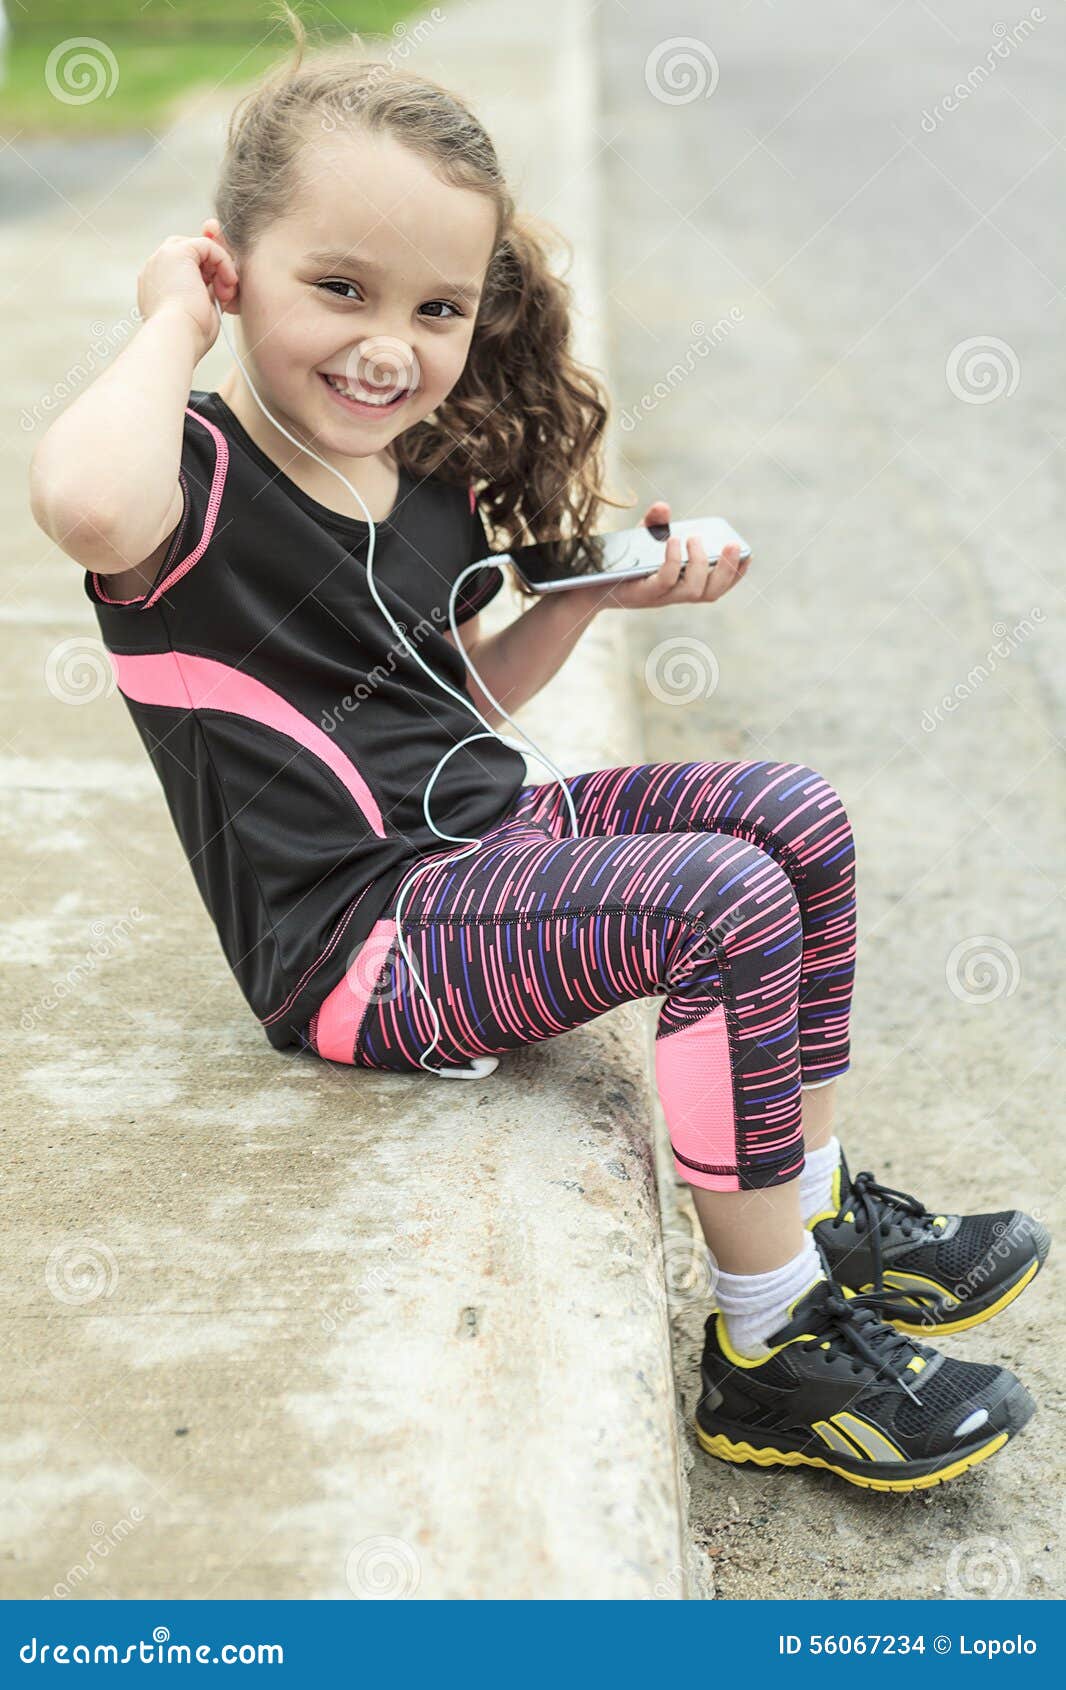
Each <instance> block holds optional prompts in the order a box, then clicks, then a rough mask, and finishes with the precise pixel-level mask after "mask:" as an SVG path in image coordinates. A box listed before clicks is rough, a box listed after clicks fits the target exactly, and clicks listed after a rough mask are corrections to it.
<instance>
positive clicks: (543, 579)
mask: <svg viewBox="0 0 1066 1690" xmlns="http://www.w3.org/2000/svg"><path fill="white" fill-rule="evenodd" d="M658 534H659V536H660V537H659V538H657V537H656V533H654V532H653V531H652V530H651V529H649V528H646V527H643V526H641V527H639V528H622V529H619V530H617V532H615V533H613V534H590V535H584V536H578V537H576V538H572V539H567V540H541V541H540V542H538V544H537V545H535V546H512V547H511V550H510V552H509V553H508V554H507V555H508V556H509V557H510V558H511V561H512V562H513V563H514V565H515V567H516V568H517V569H518V570H519V572H520V573H521V574H522V575H523V576H524V577H525V579H526V580H527V581H528V582H529V583H530V585H531V586H534V587H545V586H551V585H555V584H560V585H561V584H563V583H565V582H570V581H574V580H580V579H583V578H588V577H589V576H602V575H615V574H620V573H629V572H630V571H634V572H637V573H641V574H643V573H650V572H651V571H652V570H655V569H658V568H659V566H660V564H661V563H662V561H663V559H664V558H665V556H666V536H665V533H664V530H662V529H659V530H658ZM670 534H671V535H676V536H677V537H678V538H679V539H680V540H681V543H682V551H681V556H682V561H684V556H685V541H686V540H687V539H688V538H689V536H690V535H693V534H698V535H699V536H700V538H701V539H702V540H703V542H704V544H705V546H706V547H707V555H708V557H710V558H711V560H712V562H713V560H714V559H715V558H716V557H717V556H718V554H719V553H720V552H721V550H722V547H723V546H725V545H728V544H729V542H730V541H731V540H740V535H739V534H737V533H736V532H735V531H734V530H733V529H732V528H731V527H730V526H729V524H728V522H726V521H724V519H723V518H721V517H708V518H704V519H703V520H702V521H701V520H696V521H692V522H674V523H671V525H670ZM740 543H741V556H742V557H743V556H746V555H747V553H748V547H747V546H746V545H745V544H744V542H743V541H741V542H740Z"/></svg>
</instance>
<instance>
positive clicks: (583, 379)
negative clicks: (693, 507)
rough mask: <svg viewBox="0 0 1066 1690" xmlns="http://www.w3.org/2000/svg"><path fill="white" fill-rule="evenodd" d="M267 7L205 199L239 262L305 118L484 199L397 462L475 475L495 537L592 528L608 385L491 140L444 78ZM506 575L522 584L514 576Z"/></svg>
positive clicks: (598, 500)
mask: <svg viewBox="0 0 1066 1690" xmlns="http://www.w3.org/2000/svg"><path fill="white" fill-rule="evenodd" d="M278 11H279V13H280V14H282V15H283V16H284V18H285V20H286V21H287V23H288V25H289V27H290V29H291V31H292V34H293V36H294V38H295V43H296V50H295V55H294V56H293V57H292V58H290V59H289V60H287V61H285V62H283V63H282V64H281V65H280V66H278V67H275V69H274V70H272V71H271V72H269V73H268V74H267V75H266V77H264V78H263V79H262V80H261V81H260V82H259V83H257V84H256V86H255V87H254V88H253V89H252V91H251V92H250V93H249V94H247V95H246V96H245V97H244V98H243V99H242V100H241V101H239V102H238V104H237V106H236V107H235V109H234V111H233V113H232V115H231V117H230V123H229V132H228V136H227V145H226V153H225V157H224V159H223V162H222V166H221V170H220V174H219V181H218V185H217V189H216V193H215V212H216V215H217V217H218V220H219V222H220V224H221V226H222V231H223V233H224V235H225V237H226V241H227V243H228V244H229V246H230V248H231V250H232V251H233V252H234V254H235V256H236V257H237V259H238V261H239V260H240V258H241V256H242V255H246V254H247V253H248V252H249V251H250V250H251V248H252V246H253V245H254V244H255V241H256V239H257V237H258V236H259V234H260V233H261V232H262V230H263V229H264V228H265V227H266V226H267V225H268V224H269V223H271V222H272V221H274V219H276V218H277V217H280V216H284V215H285V213H286V212H287V211H288V210H289V209H290V208H291V206H292V204H293V196H294V194H295V192H296V191H297V190H298V187H299V181H300V176H299V170H298V161H299V155H300V151H301V148H302V147H303V145H304V144H305V142H306V141H307V140H308V139H309V138H310V137H311V135H312V134H313V133H314V131H315V130H316V129H317V131H318V132H319V133H321V132H322V130H323V129H325V130H326V131H327V132H328V131H337V130H348V131H355V130H360V129H361V130H364V131H369V132H371V133H381V132H387V133H388V134H389V135H391V136H392V137H394V138H395V139H396V140H398V141H399V142H401V143H402V144H403V145H404V146H405V147H408V148H410V149H411V150H412V151H413V152H415V153H417V154H418V155H419V156H420V157H422V158H423V159H425V160H426V161H428V162H429V163H430V164H431V165H432V167H433V168H434V169H435V170H436V172H437V173H438V175H439V176H440V177H441V178H442V179H443V180H444V181H447V182H448V183H450V184H452V185H453V186H455V187H461V188H467V189H469V190H470V191H472V192H474V193H479V194H484V195H485V196H486V197H487V198H489V199H490V200H491V201H492V202H493V204H494V205H495V207H496V243H495V247H494V250H493V255H492V258H491V260H490V263H489V267H488V271H487V274H486V277H485V284H484V290H483V293H482V297H481V300H480V302H479V307H478V313H477V318H476V321H475V325H474V332H473V338H472V340H471V343H470V350H469V353H468V355H467V360H466V364H465V365H464V368H463V371H462V374H461V375H460V377H459V379H458V381H457V382H456V384H455V386H454V387H453V388H452V390H451V392H450V393H449V394H448V395H447V397H446V399H445V400H444V402H443V403H442V404H441V405H439V406H438V407H437V409H436V410H435V411H433V412H431V413H430V415H429V416H428V417H425V418H423V419H422V420H421V421H420V422H418V423H416V424H415V425H414V426H413V427H412V428H410V429H408V430H407V431H406V432H405V433H403V434H402V435H400V436H399V437H398V438H397V440H396V441H395V442H394V443H393V449H394V451H395V454H396V457H397V459H398V460H399V462H400V463H401V464H402V466H403V468H404V469H406V470H407V471H408V472H409V473H411V474H413V475H417V476H426V475H433V476H437V477H438V478H439V479H441V480H444V481H448V482H451V483H454V484H457V485H460V486H463V487H465V486H468V485H471V484H472V485H473V486H474V488H475V490H476V493H477V496H478V500H479V506H480V509H481V512H482V515H483V516H484V518H485V521H486V525H487V527H488V529H489V532H490V536H491V539H492V543H493V544H494V545H495V546H496V547H497V549H499V550H507V549H508V548H510V547H511V546H513V545H523V544H529V543H532V542H534V541H539V540H550V539H567V538H569V539H572V538H574V537H575V536H577V535H580V534H590V533H592V532H594V531H595V527H596V525H597V519H598V513H599V510H600V507H601V506H603V505H610V506H612V507H613V508H616V509H619V508H623V501H621V500H617V499H614V498H611V497H610V496H609V495H608V494H607V492H606V491H605V489H604V434H605V429H606V425H607V419H608V414H609V402H608V399H607V395H606V391H605V390H604V389H603V388H602V387H601V385H600V383H599V382H598V381H597V379H596V377H595V375H594V374H593V373H592V372H591V371H590V370H589V369H587V368H585V367H583V366H582V365H581V364H579V363H578V362H577V360H576V359H575V357H574V355H573V352H572V350H571V307H572V296H571V289H570V287H569V285H568V284H567V282H566V281H565V280H563V279H562V277H561V276H559V275H556V274H555V273H554V272H553V270H552V269H551V267H550V257H551V254H552V250H553V248H554V247H555V245H556V244H561V245H563V246H564V247H565V248H566V251H567V252H568V253H569V254H570V256H571V257H572V249H571V248H570V247H569V243H567V242H565V241H564V240H563V237H562V236H561V235H560V234H559V232H558V231H557V230H556V229H554V228H553V227H552V226H551V225H548V224H545V223H541V222H540V221H539V220H535V219H533V218H531V217H527V216H522V215H520V214H519V213H518V211H517V209H516V206H515V202H514V199H513V198H512V195H511V193H510V191H509V190H508V187H507V183H506V181H505V179H504V175H503V171H502V169H501V166H500V162H499V159H498V157H497V155H496V150H495V148H494V146H493V144H492V141H491V140H490V138H489V136H488V135H487V133H486V132H485V130H484V128H483V127H482V125H481V123H480V122H479V121H478V119H477V118H476V117H475V116H474V114H473V112H472V111H471V110H470V109H469V107H468V106H466V105H465V104H464V103H463V101H462V100H460V99H459V98H458V97H457V96H456V95H455V94H454V93H452V92H451V91H450V90H448V89H447V88H443V87H441V86H440V85H439V84H437V83H435V82H432V81H430V80H428V79H427V78H426V77H424V76H419V75H416V74H415V73H413V72H412V71H409V70H406V69H402V70H401V69H397V68H396V67H394V66H392V65H389V64H387V63H384V62H381V61H375V60H371V59H367V58H366V57H364V56H363V54H362V51H361V49H360V47H359V46H358V45H357V38H355V37H353V38H352V39H351V42H350V43H345V45H344V46H342V47H327V48H317V49H316V50H315V51H313V52H312V53H311V54H310V56H308V55H307V54H306V51H305V50H306V46H307V34H306V31H305V29H304V26H303V23H302V21H301V20H300V18H299V17H298V16H297V14H296V13H294V12H293V11H292V10H291V9H290V7H289V6H288V5H287V4H284V3H283V4H282V5H281V6H280V7H279V8H278ZM516 585H517V586H518V587H519V590H520V591H522V590H523V589H522V587H521V583H520V582H517V581H516Z"/></svg>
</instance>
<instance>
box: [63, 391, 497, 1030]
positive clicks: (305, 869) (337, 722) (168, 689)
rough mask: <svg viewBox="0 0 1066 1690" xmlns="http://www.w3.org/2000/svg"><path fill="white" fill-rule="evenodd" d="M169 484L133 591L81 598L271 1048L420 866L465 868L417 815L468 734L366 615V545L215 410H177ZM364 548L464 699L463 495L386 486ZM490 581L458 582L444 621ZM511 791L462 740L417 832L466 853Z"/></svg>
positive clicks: (193, 397) (473, 519)
mask: <svg viewBox="0 0 1066 1690" xmlns="http://www.w3.org/2000/svg"><path fill="white" fill-rule="evenodd" d="M180 479H181V485H182V489H183V492H184V498H185V506H184V514H183V516H182V519H181V522H180V524H179V526H178V529H177V532H176V533H175V535H174V538H173V541H172V542H171V545H170V546H169V547H168V550H167V555H166V557H165V558H164V560H163V562H162V564H161V565H160V568H159V571H158V573H157V575H156V578H155V581H154V582H153V585H152V587H151V589H150V590H148V591H147V592H145V593H143V594H141V595H140V596H139V597H137V598H135V599H130V600H124V601H118V600H116V599H115V597H114V596H113V595H112V594H109V592H108V577H107V576H101V575H98V574H95V573H93V572H90V571H87V572H86V575H85V591H86V593H87V595H88V597H89V599H90V600H91V601H92V604H93V606H94V609H95V611H96V616H97V619H98V621H99V624H100V631H101V634H102V636H103V640H104V644H105V645H106V646H107V648H108V650H109V652H110V653H111V656H112V664H113V667H114V669H115V673H116V679H117V681H118V685H119V688H120V690H121V692H122V694H123V697H124V699H125V701H126V704H127V706H128V708H129V711H130V714H131V716H132V717H133V720H134V723H135V724H136V727H137V730H138V732H139V733H140V736H141V738H142V740H143V741H144V744H145V747H146V749H147V751H148V754H149V756H150V757H151V759H152V763H153V764H154V766H155V770H156V773H157V774H158V776H159V779H160V781H161V783H162V786H163V790H164V793H165V794H166V799H167V804H168V805H169V808H170V813H171V816H172V817H173V820H174V823H175V826H176V827H177V830H178V835H179V837H180V839H181V843H182V845H183V847H184V850H185V853H186V856H187V857H188V859H189V864H190V866H191V868H192V871H193V874H194V876H195V878H196V883H197V885H198V887H199V889H200V892H201V895H202V897H203V900H204V903H205V904H206V906H207V909H208V911H209V913H210V915H211V917H212V919H213V921H214V923H215V926H216V928H217V931H218V936H219V939H220V941H221V944H222V949H223V951H224V952H225V955H226V959H227V961H228V963H229V965H230V967H231V969H232V970H233V973H234V975H235V977H236V979H237V982H238V984H239V986H240V988H241V991H242V992H243V993H244V996H245V997H246V999H247V1001H248V1003H249V1005H250V1006H251V1008H252V1010H253V1011H254V1013H255V1015H256V1016H257V1017H258V1018H259V1020H260V1021H261V1023H262V1025H263V1029H264V1031H265V1033H266V1036H267V1038H268V1039H269V1041H270V1043H271V1044H272V1045H274V1046H276V1047H277V1048H278V1049H283V1048H285V1047H286V1046H288V1045H295V1044H299V1043H300V1042H301V1038H300V1035H301V1033H302V1030H303V1029H304V1028H305V1027H306V1025H307V1023H308V1021H309V1020H310V1018H311V1016H312V1014H313V1013H314V1011H315V1010H316V1009H317V1008H318V1006H319V1004H320V1003H321V1002H322V1000H323V998H325V997H326V996H327V994H328V993H329V992H331V991H332V990H333V988H334V986H336V985H337V984H338V982H339V981H340V980H342V979H343V978H344V975H345V973H346V971H347V966H348V964H349V963H350V962H351V960H352V958H353V955H354V954H355V952H356V951H357V949H358V947H359V946H360V945H361V944H362V942H363V940H365V939H366V937H367V936H368V934H369V933H370V931H371V929H372V928H373V926H374V924H375V922H376V921H377V920H378V918H379V917H381V916H383V915H386V914H388V913H389V911H390V909H391V907H392V904H393V900H394V897H395V894H396V893H397V892H398V890H399V887H400V883H401V881H402V880H403V879H404V877H405V875H406V874H407V873H409V872H410V870H411V869H412V868H413V866H414V865H415V863H416V862H417V861H419V860H420V859H422V858H428V857H432V856H441V855H446V854H448V853H449V852H451V851H457V850H460V849H461V847H460V846H458V845H448V844H447V843H445V842H444V841H442V840H441V839H439V838H438V836H437V835H436V834H435V833H433V832H432V831H431V830H430V829H429V828H428V827H427V826H426V821H425V817H424V815H423V810H422V794H423V790H424V788H425V784H426V782H427V780H428V779H429V776H430V774H431V773H432V771H433V768H434V766H435V764H436V763H437V761H438V759H439V758H440V757H441V756H443V754H444V752H445V751H447V750H448V748H449V746H453V745H456V744H458V742H459V741H460V740H462V739H464V738H466V736H467V735H468V734H471V733H475V732H477V731H478V730H479V724H478V722H477V720H476V718H475V717H474V716H473V715H472V714H471V713H470V712H469V711H468V710H465V709H463V707H462V706H461V705H460V704H459V703H458V701H457V700H455V699H452V698H450V697H449V696H448V694H447V693H445V692H444V691H442V689H441V688H440V687H438V686H436V685H435V684H434V682H433V681H431V680H430V678H429V676H428V675H426V674H425V673H424V671H423V670H422V669H421V668H419V666H418V664H417V663H416V662H415V660H414V658H413V657H411V655H410V654H409V653H408V652H407V651H406V650H405V649H404V647H403V646H402V645H400V643H399V641H398V640H397V638H396V636H395V634H394V633H393V631H392V629H391V628H390V627H389V624H388V623H387V622H386V620H385V618H384V617H383V616H382V614H381V612H380V611H379V610H378V608H377V605H376V604H375V603H374V600H373V598H372V597H371V595H370V590H369V587H368V585H367V579H366V551H367V538H368V529H367V524H366V523H365V522H360V521H358V520H356V519H355V518H354V517H346V516H342V515H340V514H338V513H337V512H335V511H331V510H329V509H328V508H327V507H326V506H325V505H321V504H319V503H318V502H317V500H315V499H312V498H310V497H309V496H308V495H307V494H306V493H304V492H303V491H302V489H301V488H299V487H297V486H296V484H295V483H294V482H292V481H290V480H289V478H288V477H287V476H286V475H284V474H283V473H282V472H281V471H280V470H279V469H278V468H277V466H276V465H275V464H274V463H272V462H271V460H270V459H269V458H268V457H267V455H266V453H265V452H263V451H262V450H261V449H260V448H259V447H258V446H257V445H256V444H255V442H254V441H253V440H252V439H251V438H250V437H249V435H248V434H247V433H246V431H245V430H244V428H243V427H242V426H241V424H240V423H239V422H238V421H237V418H236V417H235V416H234V415H233V413H232V411H231V410H230V409H229V407H228V406H227V405H226V404H225V402H224V401H223V400H222V399H221V398H220V397H219V396H218V394H217V393H206V392H200V391H195V390H194V391H193V392H192V393H191V394H190V396H189V404H188V407H187V409H186V412H185V426H184V443H183V446H182V461H181V470H180ZM376 534H377V538H376V544H375V549H374V584H375V586H376V588H377V591H378V593H379V594H380V596H381V598H382V600H383V601H384V603H385V604H387V605H388V607H389V610H390V612H391V614H392V616H393V617H394V619H395V620H396V621H397V622H398V623H399V624H400V625H401V627H403V629H404V632H405V635H406V638H407V639H408V640H409V641H410V643H411V644H412V645H413V646H414V647H415V650H416V651H417V652H418V653H419V655H420V656H421V657H422V658H423V660H424V661H425V662H426V663H427V664H428V665H429V667H430V668H431V669H432V670H433V671H434V673H435V674H438V675H440V676H441V677H442V679H444V680H446V681H448V682H449V683H450V684H451V686H453V687H454V688H455V690H456V691H457V692H460V693H465V690H466V669H465V667H464V664H463V659H462V657H461V655H460V653H459V652H458V651H456V649H455V647H454V646H453V645H452V644H451V642H450V640H447V639H445V637H444V634H445V632H446V631H447V629H448V595H449V592H450V589H451V587H452V586H453V584H454V582H455V579H456V577H457V576H458V574H459V572H460V571H461V570H462V569H464V568H465V567H466V566H467V565H469V564H471V563H475V562H477V561H478V559H479V558H482V557H486V556H487V555H488V554H489V552H490V551H491V549H492V548H491V546H490V544H489V542H488V537H487V535H486V531H485V527H484V524H483V522H482V519H481V516H480V514H479V512H478V510H477V506H476V501H475V499H474V495H473V490H472V489H468V488H466V487H459V486H454V485H451V484H449V483H447V482H444V481H442V480H439V479H437V478H436V477H427V478H425V479H423V480H421V481H416V480H415V479H414V478H413V477H411V476H409V475H408V474H407V473H406V471H404V470H402V469H401V470H400V485H399V490H398V492H397V497H396V503H395V505H394V507H393V509H392V511H391V513H390V515H389V516H388V517H387V518H386V519H385V520H384V521H383V522H380V523H378V524H376ZM501 579H502V578H501V575H500V572H499V570H497V569H495V568H490V569H486V570H485V571H484V573H483V574H482V573H478V574H475V575H472V576H470V577H469V579H468V580H467V582H466V583H465V586H464V588H463V591H462V593H461V595H460V597H459V599H458V603H457V609H456V620H457V621H458V622H460V623H461V622H464V621H466V620H468V619H469V618H470V617H471V616H473V615H475V614H476V612H477V611H479V610H481V609H482V607H483V606H484V605H486V604H488V602H489V600H490V599H492V598H494V597H495V595H496V593H497V591H498V590H499V587H500V584H501ZM525 779H526V765H525V760H524V758H523V757H522V756H521V755H520V754H519V753H518V752H516V751H512V750H510V749H509V748H508V747H506V746H504V745H501V744H500V743H499V741H498V740H496V739H489V738H484V739H480V740H477V741H475V743H474V744H473V745H471V746H467V747H465V748H464V749H463V750H462V751H457V752H456V753H455V754H454V756H452V757H450V758H449V759H448V761H447V762H446V763H445V765H444V768H443V770H442V771H441V773H440V775H439V776H438V778H437V781H436V783H435V785H434V788H433V791H432V793H431V795H430V813H431V815H432V817H433V820H434V821H435V822H436V824H437V826H438V827H439V828H441V830H442V831H443V832H446V833H448V834H458V835H463V836H467V835H473V836H474V837H478V836H480V834H482V833H484V832H485V831H486V830H487V829H488V828H489V827H491V826H492V825H493V824H494V823H495V822H496V821H498V820H499V819H500V817H501V816H502V815H503V814H504V813H505V811H506V810H507V808H508V807H509V805H510V804H511V803H512V801H513V800H514V798H515V796H516V795H517V792H518V789H519V787H520V786H521V785H522V783H523V781H524V780H525Z"/></svg>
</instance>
